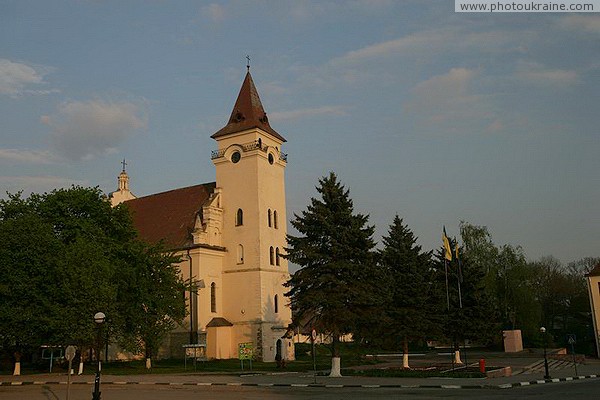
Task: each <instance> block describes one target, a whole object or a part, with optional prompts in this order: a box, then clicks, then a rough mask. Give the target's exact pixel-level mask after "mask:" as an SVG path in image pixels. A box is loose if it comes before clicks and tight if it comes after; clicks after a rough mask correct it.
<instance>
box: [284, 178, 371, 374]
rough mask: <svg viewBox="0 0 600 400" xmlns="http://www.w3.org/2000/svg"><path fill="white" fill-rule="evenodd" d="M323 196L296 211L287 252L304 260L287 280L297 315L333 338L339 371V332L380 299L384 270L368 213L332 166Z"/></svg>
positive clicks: (334, 361) (298, 260) (293, 259)
mask: <svg viewBox="0 0 600 400" xmlns="http://www.w3.org/2000/svg"><path fill="white" fill-rule="evenodd" d="M319 184H320V186H318V187H317V191H318V193H319V194H320V195H321V199H315V198H312V199H311V204H310V205H308V207H307V209H306V211H302V213H301V214H300V215H298V214H295V215H294V219H293V220H292V221H291V223H292V226H293V227H294V228H295V229H296V230H298V232H299V233H300V235H301V236H293V235H288V236H287V240H288V247H287V248H286V252H287V255H286V257H287V258H288V259H289V260H290V261H291V262H294V263H296V264H299V265H300V266H301V269H300V270H298V271H297V272H296V273H294V274H293V275H292V276H291V278H290V280H289V281H288V282H287V283H286V286H287V287H289V288H290V290H289V291H288V292H287V293H286V294H285V295H286V296H288V297H289V298H290V303H291V306H292V310H293V311H294V320H295V322H296V323H298V322H299V321H309V323H310V324H311V325H312V326H313V327H314V328H315V329H317V330H319V331H321V332H325V333H327V334H328V335H331V338H332V348H331V350H332V356H333V358H332V376H335V375H339V346H338V342H339V338H340V336H341V335H344V334H347V333H350V332H352V330H353V329H354V328H355V327H356V325H357V323H358V321H360V320H361V318H365V316H366V315H368V314H369V312H371V311H373V310H375V309H377V307H378V305H379V304H380V297H379V295H380V290H381V287H382V285H381V274H380V271H379V270H378V269H377V267H376V265H375V259H374V252H373V248H374V246H375V244H374V242H373V239H372V236H373V231H374V227H372V226H367V225H366V224H367V221H368V217H367V216H366V215H362V214H354V210H353V204H352V200H351V199H350V198H349V192H348V190H346V189H345V188H344V186H342V184H340V183H339V182H338V180H337V177H336V175H335V174H334V173H333V172H332V173H330V174H329V176H328V177H323V178H322V179H320V180H319Z"/></svg>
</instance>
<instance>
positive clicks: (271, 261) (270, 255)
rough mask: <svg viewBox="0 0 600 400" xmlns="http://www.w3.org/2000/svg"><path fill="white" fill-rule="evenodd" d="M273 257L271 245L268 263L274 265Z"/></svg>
mask: <svg viewBox="0 0 600 400" xmlns="http://www.w3.org/2000/svg"><path fill="white" fill-rule="evenodd" d="M274 258H275V253H274V252H273V246H271V247H270V248H269V263H270V264H271V265H274V264H275V260H274Z"/></svg>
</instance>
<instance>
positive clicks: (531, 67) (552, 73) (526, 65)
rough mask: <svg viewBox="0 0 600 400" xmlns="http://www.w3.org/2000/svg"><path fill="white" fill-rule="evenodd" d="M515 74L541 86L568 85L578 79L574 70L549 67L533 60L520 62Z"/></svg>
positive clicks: (521, 78) (525, 80) (523, 79)
mask: <svg viewBox="0 0 600 400" xmlns="http://www.w3.org/2000/svg"><path fill="white" fill-rule="evenodd" d="M516 76H517V78H518V79H519V80H521V81H524V82H527V83H532V84H535V85H542V86H568V85H573V84H575V83H578V81H579V76H578V74H577V72H576V71H572V70H565V69H550V68H546V67H545V66H543V65H542V64H538V63H534V62H520V63H519V64H518V65H517V70H516Z"/></svg>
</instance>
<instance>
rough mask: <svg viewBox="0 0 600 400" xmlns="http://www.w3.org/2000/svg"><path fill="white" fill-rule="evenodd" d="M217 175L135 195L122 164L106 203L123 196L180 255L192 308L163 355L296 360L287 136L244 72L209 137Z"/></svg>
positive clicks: (149, 237)
mask: <svg viewBox="0 0 600 400" xmlns="http://www.w3.org/2000/svg"><path fill="white" fill-rule="evenodd" d="M211 138H212V139H214V140H215V141H216V150H214V151H213V152H212V154H211V159H212V162H213V164H214V165H215V170H216V181H215V182H209V183H203V184H199V185H195V186H189V187H184V188H179V189H173V190H170V191H167V192H163V193H156V194H152V195H149V196H144V197H136V196H135V195H134V194H133V193H132V192H131V190H130V188H129V176H128V175H127V172H126V170H125V164H123V171H122V172H121V173H120V175H119V177H118V189H117V191H115V192H113V193H111V194H110V201H111V203H112V205H113V206H116V205H117V204H120V203H123V202H124V203H125V204H126V205H127V206H128V208H129V210H130V212H131V214H132V218H133V221H134V225H135V227H136V228H137V230H138V232H139V235H140V238H141V239H142V240H145V241H146V242H149V243H157V242H159V241H163V242H164V243H165V244H166V245H167V247H168V248H169V249H170V250H172V251H174V252H175V254H176V255H177V256H179V257H180V258H181V262H180V263H179V265H178V267H179V271H180V273H181V276H182V278H183V279H184V280H185V282H186V285H187V287H188V290H187V291H186V295H185V296H186V304H187V307H188V311H189V316H188V318H187V320H186V322H185V324H184V326H183V327H181V328H180V329H177V330H175V331H174V332H172V333H171V334H170V336H169V339H168V341H167V343H165V345H164V346H163V347H164V350H163V351H162V355H163V356H165V357H182V356H183V354H184V349H183V346H184V345H190V344H191V345H199V347H201V348H202V350H205V352H206V357H207V358H208V359H227V358H238V350H239V349H240V348H251V349H252V352H253V356H254V359H257V360H262V361H273V360H275V359H276V355H279V356H281V358H282V359H286V360H293V359H294V346H293V343H292V339H291V335H290V332H289V331H288V328H289V326H290V324H291V310H290V307H289V305H288V304H287V303H288V302H287V301H286V300H285V297H284V293H285V292H286V291H287V289H286V288H285V287H284V286H283V285H284V283H285V282H286V281H287V280H288V279H289V271H288V263H287V260H285V259H284V258H283V257H281V253H282V252H283V249H284V247H285V246H286V231H287V229H286V221H287V219H286V202H285V167H286V165H287V155H286V154H284V153H282V151H281V149H282V145H283V143H285V141H286V140H285V139H284V138H283V136H281V135H280V134H279V133H278V132H277V131H275V130H274V129H273V128H272V127H271V125H270V124H269V119H268V118H267V114H266V113H265V110H264V108H263V106H262V103H261V101H260V98H259V96H258V91H257V90H256V87H255V85H254V82H253V80H252V76H251V75H250V68H249V67H248V71H247V73H246V76H245V79H244V81H243V83H242V87H241V89H240V92H239V94H238V97H237V100H236V102H235V105H234V106H233V110H232V112H231V115H230V117H229V120H228V121H227V124H226V125H225V126H224V127H223V128H221V129H220V130H219V131H217V132H216V133H214V134H213V135H212V136H211Z"/></svg>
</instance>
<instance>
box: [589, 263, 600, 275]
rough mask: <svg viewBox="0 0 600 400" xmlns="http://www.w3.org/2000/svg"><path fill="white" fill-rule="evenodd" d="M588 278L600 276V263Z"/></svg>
mask: <svg viewBox="0 0 600 400" xmlns="http://www.w3.org/2000/svg"><path fill="white" fill-rule="evenodd" d="M586 276H600V263H598V264H597V265H596V266H595V267H594V268H592V270H591V271H590V272H589V273H588V274H587V275H586Z"/></svg>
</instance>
